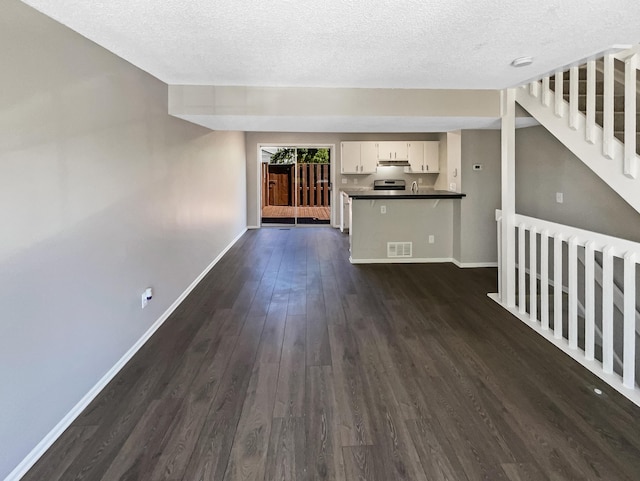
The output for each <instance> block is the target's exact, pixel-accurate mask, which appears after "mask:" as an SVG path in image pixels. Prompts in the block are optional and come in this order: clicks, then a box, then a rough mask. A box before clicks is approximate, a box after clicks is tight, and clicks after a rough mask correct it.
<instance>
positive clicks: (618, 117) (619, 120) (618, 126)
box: [596, 112, 640, 132]
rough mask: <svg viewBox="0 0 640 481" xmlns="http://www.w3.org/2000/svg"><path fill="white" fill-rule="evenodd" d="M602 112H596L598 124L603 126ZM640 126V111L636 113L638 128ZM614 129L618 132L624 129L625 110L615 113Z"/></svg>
mask: <svg viewBox="0 0 640 481" xmlns="http://www.w3.org/2000/svg"><path fill="white" fill-rule="evenodd" d="M603 117H604V114H603V113H602V112H596V124H598V125H600V126H602V118H603ZM638 126H640V113H638V114H636V130H638ZM613 130H614V131H616V132H622V131H624V112H616V113H614V114H613Z"/></svg>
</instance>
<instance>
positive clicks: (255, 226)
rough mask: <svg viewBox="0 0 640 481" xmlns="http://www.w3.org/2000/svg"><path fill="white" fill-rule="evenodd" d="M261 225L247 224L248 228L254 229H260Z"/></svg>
mask: <svg viewBox="0 0 640 481" xmlns="http://www.w3.org/2000/svg"><path fill="white" fill-rule="evenodd" d="M259 228H260V226H259V225H248V226H247V230H254V229H259Z"/></svg>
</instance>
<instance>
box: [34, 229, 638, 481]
mask: <svg viewBox="0 0 640 481" xmlns="http://www.w3.org/2000/svg"><path fill="white" fill-rule="evenodd" d="M495 284H496V271H495V269H466V270H461V269H458V268H456V267H455V266H453V265H451V264H430V265H424V264H423V265H420V264H418V265H409V264H405V265H368V266H354V265H351V264H349V262H348V246H347V237H346V236H345V235H342V234H340V233H339V232H338V231H336V230H334V229H329V228H304V229H291V230H280V229H262V230H259V231H250V232H248V233H247V234H246V235H245V236H243V237H242V238H241V240H240V241H239V242H238V243H237V244H236V245H235V246H234V247H233V248H232V249H231V250H230V251H229V252H228V253H227V255H225V256H224V258H223V259H222V260H221V261H220V262H219V263H218V264H217V265H216V266H215V267H214V269H213V270H212V271H211V272H210V273H209V275H208V276H207V277H206V278H205V279H204V280H203V281H202V282H201V284H200V285H199V286H198V287H197V288H196V289H195V290H194V291H193V293H192V294H191V295H190V296H189V297H188V299H187V300H186V301H185V302H183V303H182V305H181V306H180V307H179V308H178V309H177V311H176V312H175V313H174V314H173V315H172V316H171V318H170V319H168V320H167V322H166V323H165V324H164V325H163V326H162V327H161V328H160V329H159V330H158V332H157V333H156V334H155V335H154V336H153V337H152V339H151V340H150V341H149V342H148V343H147V344H146V345H145V346H144V347H143V348H142V349H141V350H140V352H138V353H137V354H136V356H135V357H134V358H133V359H132V360H131V361H130V362H129V363H128V364H127V366H126V367H125V368H124V369H123V370H122V371H121V372H120V373H119V375H118V376H117V377H116V378H115V379H113V381H112V382H111V383H110V384H109V385H108V386H107V388H106V389H105V390H104V391H103V392H102V393H101V394H100V395H99V396H98V397H97V398H96V399H95V400H94V402H93V403H92V404H91V405H90V406H89V407H88V408H87V409H86V411H85V412H84V413H83V414H82V415H81V416H80V417H79V418H78V419H77V420H76V421H75V422H74V423H73V425H72V426H71V427H70V428H69V429H68V430H67V431H66V432H65V433H64V435H63V436H62V437H61V438H60V439H59V440H58V441H57V442H56V443H55V444H54V445H53V446H52V448H51V449H50V450H49V451H48V452H47V453H46V455H45V456H44V457H42V459H41V460H40V461H39V462H38V463H37V464H36V465H35V466H34V467H33V469H32V470H31V471H30V472H29V473H28V475H27V476H26V477H25V478H24V479H26V480H39V481H42V480H47V481H55V480H65V481H67V480H109V481H110V480H134V479H139V480H152V481H154V480H168V481H178V480H181V481H192V480H194V481H196V480H215V481H231V480H233V481H241V480H260V481H262V480H268V481H272V480H277V481H284V480H343V481H359V480H371V481H374V480H375V481H395V480H416V481H418V480H420V481H425V480H429V481H432V480H438V481H441V480H449V481H473V480H511V481H527V480H535V481H538V480H549V481H559V480H595V479H599V480H607V481H617V480H638V479H640V408H637V407H636V406H635V405H633V404H632V403H630V402H629V401H627V400H626V399H624V398H623V397H622V396H620V395H619V394H618V393H617V392H615V391H614V390H612V389H609V388H608V387H607V386H603V384H602V383H601V382H600V381H599V380H598V379H597V378H596V377H595V376H593V375H592V374H591V373H589V372H588V371H586V370H584V369H583V368H582V367H580V366H579V365H578V364H577V363H575V362H574V361H572V360H571V359H569V358H567V357H566V356H565V355H564V354H562V353H561V352H560V351H558V350H557V349H555V348H554V347H553V346H551V345H550V344H548V343H547V342H546V341H544V340H543V339H541V338H540V337H539V336H538V335H537V334H535V333H534V332H533V331H531V330H530V329H529V328H528V327H526V326H525V325H523V324H522V323H521V322H520V321H518V320H516V319H515V318H513V317H512V316H510V315H509V314H508V313H507V312H506V311H504V310H503V309H502V308H500V307H499V306H498V305H496V304H495V303H493V302H492V301H491V300H489V299H488V298H487V296H486V293H487V292H494V291H495V290H496V287H495ZM596 385H597V386H598V387H600V388H601V389H602V390H603V391H604V394H603V395H602V396H596V395H595V394H594V393H593V391H592V388H593V386H596Z"/></svg>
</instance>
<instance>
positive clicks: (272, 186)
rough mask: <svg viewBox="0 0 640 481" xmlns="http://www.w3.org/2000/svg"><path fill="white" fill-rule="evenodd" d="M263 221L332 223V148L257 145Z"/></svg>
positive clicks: (293, 223)
mask: <svg viewBox="0 0 640 481" xmlns="http://www.w3.org/2000/svg"><path fill="white" fill-rule="evenodd" d="M260 159H261V191H262V192H261V219H262V224H288V225H301V224H303V225H304V224H306V225H318V224H320V225H322V224H326V225H329V224H330V223H331V180H330V179H331V161H330V159H331V149H330V148H329V147H260Z"/></svg>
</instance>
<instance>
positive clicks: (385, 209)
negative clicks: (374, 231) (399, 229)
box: [380, 205, 387, 214]
mask: <svg viewBox="0 0 640 481" xmlns="http://www.w3.org/2000/svg"><path fill="white" fill-rule="evenodd" d="M380 213H381V214H386V213H387V206H386V205H381V206H380Z"/></svg>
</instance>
